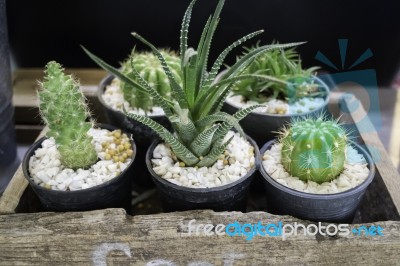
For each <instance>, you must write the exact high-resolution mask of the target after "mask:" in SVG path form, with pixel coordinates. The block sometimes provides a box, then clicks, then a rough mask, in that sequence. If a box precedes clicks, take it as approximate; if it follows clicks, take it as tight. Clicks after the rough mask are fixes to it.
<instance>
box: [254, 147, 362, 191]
mask: <svg viewBox="0 0 400 266" xmlns="http://www.w3.org/2000/svg"><path fill="white" fill-rule="evenodd" d="M281 149H282V145H281V144H280V143H276V144H274V145H272V147H271V148H270V149H269V150H267V151H265V153H264V154H263V155H262V156H263V157H262V164H263V166H264V169H265V171H266V172H267V173H268V174H269V175H270V176H271V177H272V178H273V179H275V180H276V181H277V182H278V183H280V184H282V185H284V186H286V187H289V188H291V189H294V190H297V191H301V192H306V193H313V194H334V193H339V192H343V191H346V190H349V189H351V188H354V187H356V186H358V185H360V184H361V183H362V182H364V180H365V179H367V177H368V175H369V169H368V167H367V163H366V161H365V158H364V156H363V155H362V154H359V153H358V151H357V150H356V149H354V148H353V147H351V146H350V145H349V146H347V149H346V161H345V164H344V170H343V172H342V173H341V174H340V175H339V177H337V178H336V179H334V180H332V181H331V182H324V183H322V184H318V183H316V182H313V181H308V182H304V181H303V180H300V179H299V178H298V177H293V176H291V175H290V174H289V173H288V172H287V171H286V170H285V168H284V167H283V165H282V163H281Z"/></svg>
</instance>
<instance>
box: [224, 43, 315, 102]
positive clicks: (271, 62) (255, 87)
mask: <svg viewBox="0 0 400 266" xmlns="http://www.w3.org/2000/svg"><path fill="white" fill-rule="evenodd" d="M257 49H258V46H255V47H252V48H246V50H247V51H246V53H245V54H244V56H243V57H245V56H246V55H247V54H249V53H251V52H253V51H255V50H257ZM317 69H318V67H311V68H308V69H303V67H302V65H301V60H300V57H299V54H298V53H297V52H296V51H295V50H294V48H293V47H292V48H285V49H278V50H276V49H275V50H267V51H265V52H263V53H262V54H261V55H259V56H258V57H257V58H255V59H254V60H253V61H252V62H251V63H250V64H249V65H248V66H247V67H246V69H245V70H244V71H243V74H244V75H247V74H254V75H268V76H273V77H275V78H276V79H278V80H281V81H284V82H277V81H274V80H269V81H267V80H261V79H254V80H245V81H240V82H237V83H236V84H235V85H234V86H233V88H232V91H233V93H234V94H235V95H241V96H243V97H244V98H245V100H251V101H256V102H259V103H262V102H265V101H266V99H267V98H273V99H274V98H280V99H284V100H288V101H290V102H292V101H296V100H297V99H299V98H301V97H306V96H317V95H322V93H321V92H319V90H318V85H316V84H314V82H313V75H314V73H315V71H316V70H317Z"/></svg>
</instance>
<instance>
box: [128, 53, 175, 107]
mask: <svg viewBox="0 0 400 266" xmlns="http://www.w3.org/2000/svg"><path fill="white" fill-rule="evenodd" d="M161 54H162V55H163V56H164V58H165V61H166V63H167V65H168V66H169V68H170V69H171V72H172V75H173V76H174V78H175V80H176V81H177V82H178V84H180V85H181V84H182V81H181V79H182V78H181V59H180V58H179V57H178V56H177V55H176V54H175V53H173V52H171V51H167V50H162V51H161ZM132 64H133V66H134V67H135V69H136V70H137V72H139V74H140V76H141V77H142V78H143V79H144V80H145V81H146V82H147V83H148V84H149V85H150V86H151V87H153V88H155V89H156V90H157V91H158V92H159V93H160V95H162V96H163V97H166V98H170V96H171V88H170V85H169V81H168V77H167V75H166V74H165V72H164V70H163V68H162V66H161V64H160V61H159V60H158V58H157V57H156V56H155V55H154V54H153V53H152V52H142V53H138V52H135V51H133V52H132V54H131V56H130V57H129V58H128V59H127V60H126V61H125V62H124V63H123V64H122V69H123V73H124V74H126V75H127V76H128V77H130V78H131V79H132V80H137V79H136V77H135V75H134V73H133V71H132ZM121 89H122V92H123V94H124V98H125V100H126V101H127V102H128V103H129V104H130V106H131V107H136V108H141V109H143V110H144V111H150V109H151V108H152V107H153V106H154V104H155V103H154V102H153V99H152V97H151V96H150V95H149V94H148V93H144V92H142V91H140V90H138V89H137V88H135V87H133V86H131V85H129V84H126V83H121Z"/></svg>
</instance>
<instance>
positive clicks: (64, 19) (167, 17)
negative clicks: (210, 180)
mask: <svg viewBox="0 0 400 266" xmlns="http://www.w3.org/2000/svg"><path fill="white" fill-rule="evenodd" d="M216 2H217V1H216V0H213V1H211V0H198V2H197V4H196V6H195V8H194V11H193V17H192V23H191V27H190V31H189V44H191V45H197V40H198V38H199V35H200V33H201V30H202V28H203V26H204V24H205V21H206V19H207V17H208V15H209V14H211V12H213V10H214V8H215V5H216ZM397 2H398V1H389V0H381V1H351V0H347V1H342V0H339V1H333V0H329V1H322V0H303V1H300V0H285V1H283V0H247V1H243V0H242V1H240V0H227V1H226V3H225V7H224V9H223V11H222V15H221V21H220V24H219V27H218V30H217V32H216V35H215V38H214V40H213V45H212V51H211V58H212V59H213V58H216V56H217V55H218V54H219V53H220V52H221V51H222V49H224V48H225V47H226V46H228V45H229V44H230V43H231V42H233V41H235V40H236V39H238V38H240V37H242V36H243V35H245V34H247V33H250V32H252V31H255V30H258V29H265V32H264V33H263V34H262V37H261V40H262V43H270V42H271V41H272V40H274V39H276V40H278V41H279V42H281V43H284V42H295V41H308V43H307V44H305V45H303V46H302V47H299V49H298V50H299V52H300V53H301V55H302V58H303V62H304V65H305V66H311V65H321V66H323V65H322V64H321V63H319V62H318V61H317V60H315V59H314V56H315V54H316V52H317V51H318V50H320V51H321V52H323V53H324V54H325V55H326V56H327V57H328V58H329V59H331V61H332V62H333V63H334V64H335V65H337V66H339V67H340V65H341V64H340V56H339V49H338V44H337V39H339V38H347V39H349V46H348V51H347V59H346V64H345V69H346V66H347V67H348V66H350V65H351V64H352V63H353V62H354V61H355V60H356V59H357V58H358V57H359V56H360V55H361V54H362V53H363V52H364V51H365V50H366V49H368V48H371V50H372V52H373V54H374V56H373V57H372V58H370V59H368V60H367V61H366V62H364V63H362V64H360V65H359V66H357V67H355V68H354V70H357V69H369V68H373V69H376V71H377V77H378V82H379V85H381V86H388V85H389V84H390V82H391V80H392V79H393V77H394V75H395V73H396V72H397V70H398V68H399V62H400V29H399V27H400V20H399V14H400V13H399V11H400V4H398V3H397ZM188 4H189V1H186V0H146V1H139V0H133V1H127V0H125V1H124V0H113V1H93V0H80V1H79V0H69V1H65V0H64V1H56V0H53V1H44V0H41V1H39V0H38V1H34V0H8V1H7V16H8V27H9V38H10V45H11V50H12V54H13V58H14V62H15V63H16V66H17V67H43V66H44V65H45V64H46V62H48V61H50V60H57V61H59V62H60V63H61V64H63V65H64V66H65V67H96V65H95V64H94V63H93V62H92V61H91V60H90V59H89V58H88V57H87V56H86V55H85V54H84V52H83V51H82V50H81V48H80V46H79V45H80V44H83V45H84V46H86V47H87V48H88V49H89V50H91V51H92V52H94V53H95V54H97V55H98V56H100V57H101V58H103V59H105V60H106V61H107V62H109V63H111V64H113V65H115V66H117V65H118V62H120V61H121V60H123V59H124V58H125V57H126V56H127V55H128V54H129V52H130V50H131V49H132V47H133V46H134V45H135V44H138V43H137V42H136V41H135V40H134V38H133V37H131V35H130V32H133V31H137V32H138V33H140V34H141V35H143V36H144V37H145V38H147V39H148V40H150V41H151V42H153V43H154V44H155V45H156V46H159V47H167V46H168V47H171V48H173V49H178V45H179V29H180V24H181V20H182V17H183V14H184V12H185V9H186V7H187V5H188ZM252 43H254V42H249V43H248V45H251V44H252ZM137 47H138V48H139V49H143V48H144V47H143V46H141V45H139V44H138V45H137ZM240 53H241V49H240V48H238V49H236V50H235V51H234V52H233V53H232V55H231V56H230V57H229V58H228V59H227V61H226V62H227V63H232V62H234V60H235V56H236V55H238V54H240ZM325 70H328V71H329V70H331V69H330V68H329V67H326V68H325Z"/></svg>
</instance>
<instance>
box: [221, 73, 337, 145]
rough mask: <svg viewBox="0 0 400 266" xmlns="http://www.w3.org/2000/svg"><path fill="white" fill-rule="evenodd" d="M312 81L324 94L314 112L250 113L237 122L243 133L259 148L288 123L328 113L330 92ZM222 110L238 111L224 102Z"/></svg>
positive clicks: (321, 83) (228, 111)
mask: <svg viewBox="0 0 400 266" xmlns="http://www.w3.org/2000/svg"><path fill="white" fill-rule="evenodd" d="M222 74H223V72H222V73H221V75H222ZM314 79H315V81H316V84H319V89H320V91H323V92H325V93H326V94H325V95H326V96H325V101H324V104H323V105H321V106H319V107H318V108H316V109H315V110H312V111H309V112H306V113H300V114H288V115H280V114H267V113H265V114H263V113H256V112H251V113H250V114H248V115H247V116H246V117H245V118H243V119H242V120H241V121H240V122H239V123H240V125H241V126H242V127H243V130H244V132H246V134H248V135H249V136H250V137H252V138H253V139H254V140H255V141H256V142H257V144H258V145H259V146H261V145H263V144H264V143H266V142H267V141H269V140H272V139H274V138H275V137H276V135H277V132H278V131H279V130H280V129H281V128H282V127H283V126H284V125H286V124H288V123H290V122H291V121H293V120H295V119H298V118H299V117H317V116H318V115H320V114H325V113H328V103H329V92H330V90H329V88H328V86H327V85H326V84H325V83H324V82H323V81H322V80H320V79H319V78H317V77H315V78H314ZM222 110H223V111H225V112H227V113H228V114H234V113H236V112H237V111H238V110H239V108H237V107H236V106H233V105H231V104H230V103H228V102H227V101H225V103H224V106H223V108H222Z"/></svg>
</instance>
